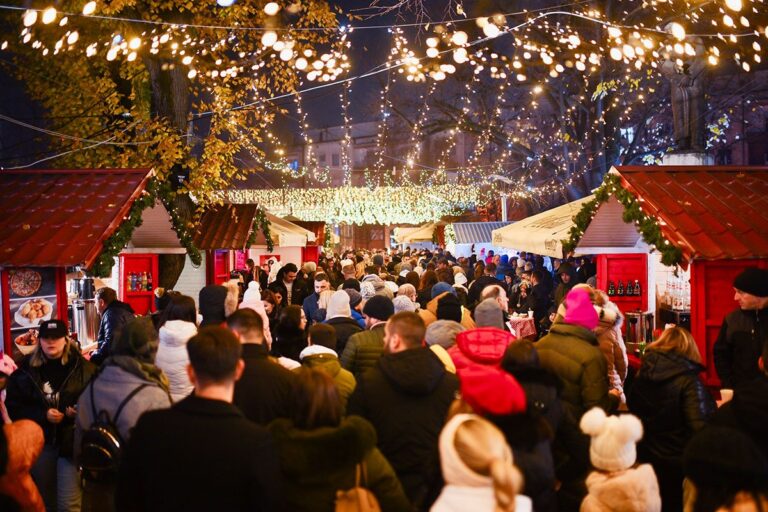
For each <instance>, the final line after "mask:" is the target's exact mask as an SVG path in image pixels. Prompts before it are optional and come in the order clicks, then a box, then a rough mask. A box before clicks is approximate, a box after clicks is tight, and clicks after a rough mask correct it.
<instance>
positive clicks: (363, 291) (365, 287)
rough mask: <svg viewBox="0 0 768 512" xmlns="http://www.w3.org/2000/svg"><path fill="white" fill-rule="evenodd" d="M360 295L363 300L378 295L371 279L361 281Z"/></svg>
mask: <svg viewBox="0 0 768 512" xmlns="http://www.w3.org/2000/svg"><path fill="white" fill-rule="evenodd" d="M360 295H362V297H363V300H368V299H370V298H371V297H373V296H374V295H376V288H374V286H373V283H371V281H363V282H362V283H360Z"/></svg>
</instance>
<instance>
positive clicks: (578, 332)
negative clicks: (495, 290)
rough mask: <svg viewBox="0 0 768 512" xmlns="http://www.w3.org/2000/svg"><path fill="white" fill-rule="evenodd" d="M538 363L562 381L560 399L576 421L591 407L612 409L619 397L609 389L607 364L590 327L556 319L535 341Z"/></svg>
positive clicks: (607, 410) (608, 410)
mask: <svg viewBox="0 0 768 512" xmlns="http://www.w3.org/2000/svg"><path fill="white" fill-rule="evenodd" d="M536 350H537V351H538V353H539V359H540V360H541V366H542V367H543V368H544V369H546V370H548V371H549V372H550V373H552V374H554V375H556V376H557V377H558V378H559V379H560V382H561V383H562V385H563V390H562V393H561V395H560V396H561V399H562V401H563V405H564V406H565V408H566V409H570V412H571V413H572V414H573V415H574V419H575V420H576V421H577V422H578V421H580V419H581V416H582V415H583V414H584V413H585V412H587V411H588V410H589V409H591V408H592V407H595V406H597V407H601V408H602V409H604V410H605V411H606V412H611V411H612V410H613V409H614V408H615V407H616V405H617V404H618V399H617V398H616V397H614V396H613V395H610V394H609V393H608V368H607V363H606V361H605V356H604V355H603V353H602V352H601V351H600V348H599V346H598V344H597V338H596V337H595V334H594V333H593V332H592V331H589V330H587V329H585V328H584V327H581V326H578V325H571V324H566V323H555V324H553V325H552V329H551V330H550V331H549V334H547V335H546V336H544V337H543V338H541V339H540V340H539V341H538V342H537V343H536Z"/></svg>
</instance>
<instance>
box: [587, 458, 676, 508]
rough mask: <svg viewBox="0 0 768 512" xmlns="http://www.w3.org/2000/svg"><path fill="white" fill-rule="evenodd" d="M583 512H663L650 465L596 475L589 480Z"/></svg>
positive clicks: (590, 475) (595, 473)
mask: <svg viewBox="0 0 768 512" xmlns="http://www.w3.org/2000/svg"><path fill="white" fill-rule="evenodd" d="M587 490H588V494H587V497H586V498H584V501H582V502H581V509H580V511H581V512H619V511H621V512H660V511H661V495H660V494H659V482H658V481H657V480H656V473H654V472H653V467H651V465H650V464H642V465H640V466H637V467H636V468H630V469H627V470H625V471H616V472H613V473H603V472H598V471H593V472H592V473H590V474H589V476H588V477H587Z"/></svg>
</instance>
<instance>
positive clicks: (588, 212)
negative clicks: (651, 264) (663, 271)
mask: <svg viewBox="0 0 768 512" xmlns="http://www.w3.org/2000/svg"><path fill="white" fill-rule="evenodd" d="M611 196H614V197H616V199H617V200H618V201H619V203H621V205H622V206H623V207H624V213H623V215H622V219H623V220H624V222H628V223H629V222H633V223H634V224H635V225H636V226H637V230H638V231H639V232H640V234H641V235H642V237H643V240H644V241H645V243H647V244H648V245H649V246H651V251H653V250H657V251H659V252H661V262H662V263H663V264H664V265H667V266H670V267H673V266H675V265H678V264H680V263H681V262H682V260H683V253H682V251H681V250H680V249H679V248H678V247H676V246H674V245H672V244H671V243H670V242H669V240H667V239H666V238H664V235H663V234H662V232H661V227H660V226H659V223H658V222H657V220H656V219H655V218H654V217H652V216H650V215H647V214H645V213H644V212H643V210H642V208H641V207H640V201H638V200H637V198H636V197H635V196H634V195H633V194H632V193H631V192H629V191H628V190H626V189H625V188H624V187H622V186H621V178H620V177H619V176H618V175H616V174H606V175H605V178H604V179H603V183H602V185H600V188H598V189H597V190H596V191H595V198H594V199H593V200H591V201H588V202H587V203H585V204H584V206H583V207H582V208H581V210H580V211H579V213H577V214H576V215H575V216H574V217H573V222H574V226H573V227H572V228H571V230H570V232H569V238H568V240H563V249H564V250H565V252H566V253H569V252H571V251H573V250H574V249H576V246H577V245H578V244H579V240H581V237H582V236H583V235H584V231H586V229H587V227H588V226H589V223H590V222H592V218H593V217H594V216H595V213H597V209H598V207H599V206H600V205H601V204H602V203H604V202H605V201H607V200H608V199H609V198H610V197H611Z"/></svg>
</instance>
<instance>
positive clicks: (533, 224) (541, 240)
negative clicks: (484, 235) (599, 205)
mask: <svg viewBox="0 0 768 512" xmlns="http://www.w3.org/2000/svg"><path fill="white" fill-rule="evenodd" d="M594 198H595V196H594V195H590V196H587V197H584V198H582V199H579V200H577V201H573V202H571V203H568V204H564V205H562V206H558V207H556V208H552V209H551V210H547V211H545V212H541V213H539V214H536V215H533V216H532V217H528V218H527V219H523V220H520V221H517V222H515V223H514V224H510V225H509V226H505V227H503V228H500V229H494V230H493V245H495V246H497V247H506V248H508V249H516V250H518V251H526V252H532V253H534V254H541V255H543V256H552V257H554V258H562V257H563V242H562V241H563V240H565V239H567V238H568V237H569V231H570V229H571V227H573V217H574V215H576V214H577V213H579V211H580V210H581V208H582V206H584V203H586V202H587V201H591V200H592V199H594Z"/></svg>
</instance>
